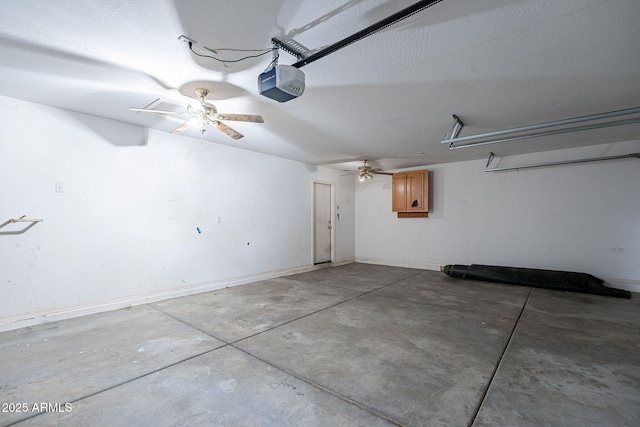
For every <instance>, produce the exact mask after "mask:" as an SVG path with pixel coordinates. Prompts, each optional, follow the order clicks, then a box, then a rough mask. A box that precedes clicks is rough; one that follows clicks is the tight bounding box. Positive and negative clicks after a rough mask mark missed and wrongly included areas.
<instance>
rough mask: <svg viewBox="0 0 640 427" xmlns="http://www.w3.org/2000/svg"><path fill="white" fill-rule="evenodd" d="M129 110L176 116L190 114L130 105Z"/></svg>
mask: <svg viewBox="0 0 640 427" xmlns="http://www.w3.org/2000/svg"><path fill="white" fill-rule="evenodd" d="M129 110H131V111H137V112H139V113H156V114H171V115H176V116H186V115H188V114H185V113H179V112H177V111H164V110H147V109H144V108H134V107H129Z"/></svg>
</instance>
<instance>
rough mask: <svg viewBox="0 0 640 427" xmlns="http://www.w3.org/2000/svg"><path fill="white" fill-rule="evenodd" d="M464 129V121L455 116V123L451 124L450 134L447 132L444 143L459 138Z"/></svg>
mask: <svg viewBox="0 0 640 427" xmlns="http://www.w3.org/2000/svg"><path fill="white" fill-rule="evenodd" d="M463 127H464V123H462V120H460V118H459V117H458V116H456V115H455V114H454V115H453V123H452V124H451V129H449V132H447V134H446V135H445V136H444V139H443V140H442V141H443V142H444V141H448V140H450V139H455V138H457V137H458V135H460V132H461V131H462V128H463Z"/></svg>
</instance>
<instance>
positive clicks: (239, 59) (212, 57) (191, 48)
mask: <svg viewBox="0 0 640 427" xmlns="http://www.w3.org/2000/svg"><path fill="white" fill-rule="evenodd" d="M277 49H278V48H276V47H272V48H269V49H264V50H262V49H227V48H224V49H208V50H210V51H212V52H216V51H219V50H225V51H235V52H260V53H258V54H256V55H247V56H244V57H242V58H238V59H221V58H217V57H215V56H213V55H204V54H201V53H198V52H196V51H195V50H193V43H192V42H189V50H190V51H191V52H193V54H194V55H196V56H200V57H202V58H210V59H214V60H216V61H219V62H222V63H223V64H231V63H235V62H240V61H244V60H247V59H251V58H258V57H260V56H263V55H266V54H267V53H269V52H273V51H274V50H277Z"/></svg>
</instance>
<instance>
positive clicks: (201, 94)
mask: <svg viewBox="0 0 640 427" xmlns="http://www.w3.org/2000/svg"><path fill="white" fill-rule="evenodd" d="M195 92H196V96H197V97H198V101H199V104H195V105H191V104H188V105H187V111H186V112H184V113H181V112H178V111H163V110H152V109H146V108H134V107H131V108H129V109H130V110H131V111H137V112H140V113H155V114H166V115H173V116H185V117H186V118H187V121H186V122H184V123H183V124H182V125H180V126H178V127H177V128H175V129H174V130H172V131H171V133H180V132H182V131H184V130H185V129H187V128H189V127H191V126H194V125H197V126H200V138H202V135H203V134H204V132H205V131H206V130H207V126H208V125H211V126H213V127H214V128H216V129H218V130H219V131H221V132H223V133H225V134H226V135H228V136H230V137H231V138H233V139H240V138H242V137H244V135H242V134H241V133H240V132H238V131H237V130H235V129H233V128H231V127H229V126H227V125H226V124H224V123H222V121H223V120H230V121H236V122H251V123H264V119H263V118H262V116H258V115H251V114H226V113H225V114H223V113H218V109H217V108H216V107H215V105H213V104H211V103H209V102H207V101H206V100H205V99H206V97H207V95H209V91H208V90H207V89H203V88H198V89H196V91H195Z"/></svg>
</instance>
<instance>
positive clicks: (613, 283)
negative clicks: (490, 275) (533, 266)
mask: <svg viewBox="0 0 640 427" xmlns="http://www.w3.org/2000/svg"><path fill="white" fill-rule="evenodd" d="M356 262H361V263H364V264H378V265H389V266H393V267H407V268H421V269H423V270H434V271H439V270H440V266H441V265H443V264H434V263H431V262H423V261H405V260H397V259H386V258H370V257H356ZM602 280H604V284H605V286H607V287H610V288H616V289H624V290H627V291H630V292H640V281H639V280H626V279H609V278H602Z"/></svg>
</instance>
